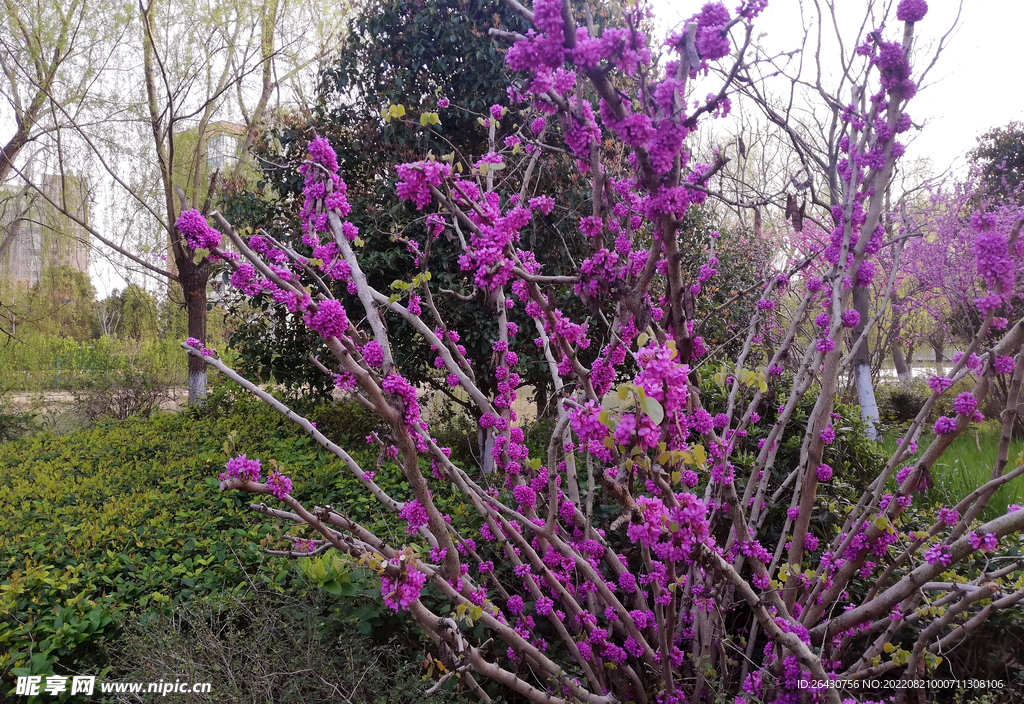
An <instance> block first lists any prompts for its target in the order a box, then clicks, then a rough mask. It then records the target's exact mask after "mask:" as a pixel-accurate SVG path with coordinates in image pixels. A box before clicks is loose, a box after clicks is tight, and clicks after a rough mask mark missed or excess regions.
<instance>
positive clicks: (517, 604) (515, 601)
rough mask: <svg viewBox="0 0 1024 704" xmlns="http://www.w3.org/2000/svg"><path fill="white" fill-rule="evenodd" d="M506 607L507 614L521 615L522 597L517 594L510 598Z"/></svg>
mask: <svg viewBox="0 0 1024 704" xmlns="http://www.w3.org/2000/svg"><path fill="white" fill-rule="evenodd" d="M506 605H507V606H508V610H509V613H513V614H521V613H523V606H524V604H523V597H521V596H519V595H518V594H516V595H515V596H510V597H509V598H508V603H507V604H506Z"/></svg>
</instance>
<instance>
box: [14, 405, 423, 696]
mask: <svg viewBox="0 0 1024 704" xmlns="http://www.w3.org/2000/svg"><path fill="white" fill-rule="evenodd" d="M334 413H335V411H333V410H332V409H319V410H318V411H317V412H316V417H318V418H322V419H324V422H327V421H329V420H330V419H331V417H332V415H333V414H334ZM232 434H233V437H232V441H233V442H234V444H235V446H236V448H237V451H238V452H246V453H247V454H248V455H249V456H250V457H254V456H256V457H260V458H263V459H265V460H266V459H270V458H274V459H276V460H277V461H278V462H280V463H281V464H282V465H283V466H284V468H285V471H287V472H288V473H289V474H290V475H291V476H292V478H293V481H294V495H295V496H296V497H297V498H298V499H299V500H302V501H306V500H309V501H311V502H312V501H316V502H318V503H321V502H326V503H332V504H334V505H338V506H344V507H345V509H346V510H347V511H348V513H349V514H350V515H351V516H352V517H353V518H356V519H357V520H360V521H362V522H364V523H365V524H367V525H369V526H371V527H374V528H375V529H377V530H385V531H394V530H396V529H397V528H398V526H397V525H396V524H395V523H394V521H395V518H394V517H393V516H392V515H390V514H387V513H385V512H384V511H383V510H382V509H381V507H380V506H379V505H378V504H377V503H376V500H375V499H373V498H372V497H371V496H369V495H368V494H367V493H366V492H365V490H362V489H361V487H358V486H357V482H356V480H355V479H354V478H352V477H351V475H350V474H349V473H348V472H347V470H344V468H343V465H342V464H341V463H340V461H338V460H337V459H336V458H334V457H333V455H330V454H329V453H327V452H326V451H325V450H323V449H322V448H320V447H319V446H318V445H316V443H315V442H314V441H313V440H312V439H311V438H309V437H307V436H304V435H300V434H299V433H298V432H297V430H296V428H295V427H294V426H293V425H292V424H291V423H290V422H288V421H287V420H285V419H284V418H282V417H281V416H280V415H278V414H277V413H275V412H274V411H272V410H270V409H268V408H267V407H265V406H263V405H261V404H259V403H257V402H255V401H253V400H251V399H249V398H248V397H244V396H239V395H237V394H235V393H233V392H224V391H221V392H217V393H215V394H214V396H213V398H211V400H210V402H209V403H208V404H207V407H206V408H205V409H204V410H203V411H202V412H187V413H182V414H179V415H157V416H154V417H153V418H150V419H141V418H136V419H130V420H128V421H122V422H113V421H111V422H102V423H100V424H98V425H96V426H94V427H93V428H91V429H88V430H84V431H81V432H77V433H74V434H71V435H67V436H63V437H58V436H54V435H51V434H38V435H34V436H31V437H28V438H24V439H21V440H17V441H13V442H10V443H5V444H2V445H0V505H3V507H4V509H5V510H4V512H3V513H2V514H0V575H4V576H3V577H2V578H0V579H2V581H0V678H2V680H3V690H2V691H8V688H9V687H10V686H11V685H12V682H13V678H14V676H17V675H23V674H41V675H46V674H51V673H54V672H56V673H58V674H67V673H72V672H79V673H81V672H85V673H86V674H97V675H102V674H104V673H105V672H106V670H107V668H110V667H111V661H110V659H109V656H108V650H109V649H108V648H107V647H106V642H107V641H109V640H111V639H116V638H118V637H119V635H120V634H121V633H122V631H123V630H124V626H125V624H129V625H131V626H132V628H134V627H135V626H136V625H138V624H139V623H142V624H145V623H146V622H148V621H152V620H154V619H166V618H169V617H171V616H172V615H173V614H174V613H175V611H176V609H178V608H179V607H181V606H182V605H183V604H184V605H188V604H199V603H209V602H210V600H213V601H220V602H223V601H225V600H236V601H237V600H244V599H246V598H247V595H248V594H250V593H251V592H252V591H253V590H254V588H255V589H256V590H258V591H260V592H262V593H264V594H265V593H268V592H269V593H271V594H273V593H285V592H291V593H298V594H301V593H305V592H309V591H316V590H315V589H313V590H310V586H311V585H313V584H315V581H316V580H313V581H310V580H307V579H306V578H305V577H303V576H302V573H301V571H300V570H297V569H295V566H294V564H293V562H292V561H290V560H287V559H285V558H279V557H272V556H267V555H266V554H265V553H264V552H263V551H262V547H286V546H287V545H289V544H290V541H288V540H287V538H286V533H288V532H289V531H291V532H296V534H299V533H297V531H298V530H299V529H298V528H294V527H290V526H287V525H284V524H281V523H276V522H274V521H273V520H271V519H267V518H265V517H263V516H260V515H259V514H256V513H254V512H252V511H250V510H249V509H248V508H247V506H248V503H249V500H248V499H249V497H247V496H246V495H244V494H242V493H241V492H231V493H227V494H223V493H221V492H220V491H219V490H218V489H217V480H216V475H217V474H218V473H219V472H220V471H222V467H223V464H224V461H225V459H226V456H225V439H226V438H228V437H229V436H232ZM349 445H350V450H351V452H352V453H353V454H354V455H356V457H357V458H358V459H360V460H361V461H363V462H365V463H366V464H368V465H369V466H371V467H372V466H374V465H375V464H376V462H377V457H376V454H375V453H374V454H369V452H368V450H367V449H366V444H365V440H364V439H359V440H358V441H351V442H350V443H349ZM377 475H378V477H377V479H378V481H379V482H383V483H386V485H388V487H389V489H390V490H392V491H393V492H394V493H395V495H396V496H398V497H400V498H403V499H404V498H408V490H407V487H405V486H403V484H404V481H403V480H402V479H401V477H400V475H399V473H398V469H397V467H395V466H394V465H391V464H385V465H384V466H383V467H382V468H381V469H380V470H379V471H378V472H377ZM270 501H273V499H270ZM302 535H305V536H306V537H312V536H310V535H309V534H308V533H303V534H302ZM345 579H346V580H348V581H351V582H353V584H348V583H346V587H345V589H344V593H343V594H341V593H339V594H336V595H334V596H335V598H334V599H333V600H331V603H329V604H328V605H327V607H325V608H328V610H329V612H330V614H331V617H332V618H333V619H334V621H335V622H340V623H342V624H345V623H347V624H349V625H350V626H352V625H356V626H358V632H360V633H372V632H374V631H379V632H382V633H383V632H389V631H390V632H397V631H398V630H401V624H400V623H397V622H395V620H396V619H399V620H400V618H399V617H397V616H395V615H393V614H392V613H391V612H390V610H386V609H384V608H383V607H382V606H381V605H380V604H379V603H378V602H379V583H378V582H377V580H376V579H375V578H371V577H370V576H369V575H365V574H360V573H358V572H356V573H354V574H353V575H352V576H351V577H348V576H346V577H345ZM332 586H333V585H332ZM331 591H336V590H331ZM321 593H322V592H321ZM375 593H377V596H378V598H377V599H376V600H375V599H374V598H373V596H374V594H375ZM189 608H193V607H189ZM195 608H198V607H195ZM325 613H326V612H325ZM396 629H397V630H396ZM350 631H351V632H352V633H353V634H355V633H356V629H353V628H350ZM0 698H2V697H0ZM52 699H53V698H52V697H50V698H48V700H52Z"/></svg>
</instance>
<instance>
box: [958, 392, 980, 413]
mask: <svg viewBox="0 0 1024 704" xmlns="http://www.w3.org/2000/svg"><path fill="white" fill-rule="evenodd" d="M977 407H978V399H976V398H974V394H972V393H971V392H970V391H964V392H963V393H962V394H960V395H959V396H957V397H956V399H955V400H954V401H953V410H954V411H956V413H957V415H961V416H971V415H973V414H974V409H975V408H977Z"/></svg>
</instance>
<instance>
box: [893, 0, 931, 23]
mask: <svg viewBox="0 0 1024 704" xmlns="http://www.w3.org/2000/svg"><path fill="white" fill-rule="evenodd" d="M927 13H928V3H927V2H925V0H900V4H899V5H897V7H896V19H898V20H899V21H900V22H920V21H921V20H922V19H923V18H924V16H925V15H926V14H927Z"/></svg>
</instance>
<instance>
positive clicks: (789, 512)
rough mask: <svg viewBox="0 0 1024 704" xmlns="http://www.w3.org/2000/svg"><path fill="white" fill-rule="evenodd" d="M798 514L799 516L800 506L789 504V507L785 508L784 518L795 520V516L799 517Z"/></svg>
mask: <svg viewBox="0 0 1024 704" xmlns="http://www.w3.org/2000/svg"><path fill="white" fill-rule="evenodd" d="M799 516H800V507H799V506H790V507H789V508H787V509H786V518H788V519H789V520H791V521H795V520H796V519H797V517H799Z"/></svg>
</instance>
